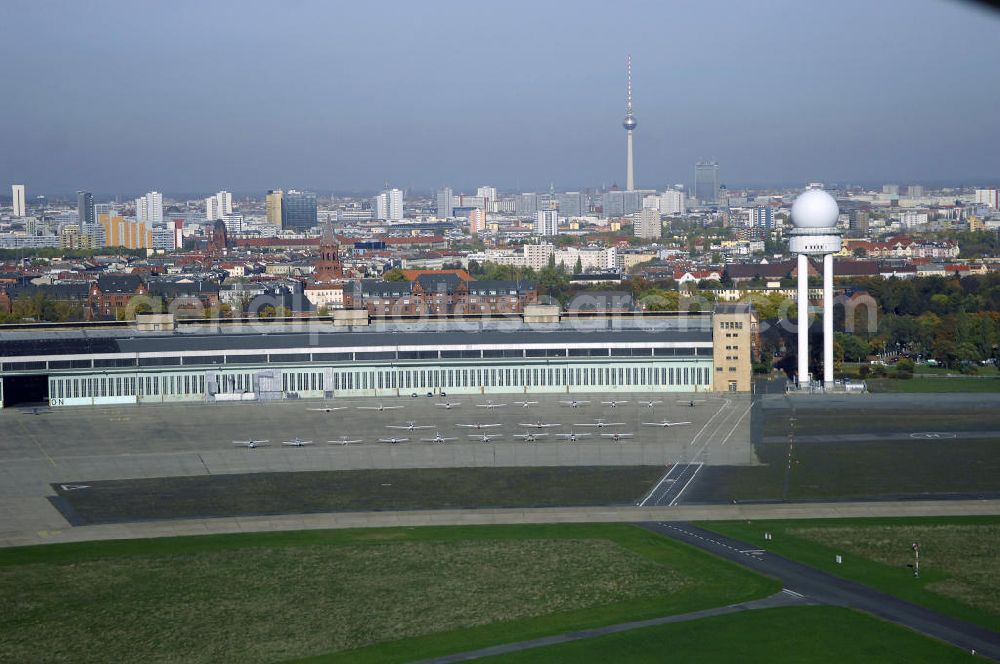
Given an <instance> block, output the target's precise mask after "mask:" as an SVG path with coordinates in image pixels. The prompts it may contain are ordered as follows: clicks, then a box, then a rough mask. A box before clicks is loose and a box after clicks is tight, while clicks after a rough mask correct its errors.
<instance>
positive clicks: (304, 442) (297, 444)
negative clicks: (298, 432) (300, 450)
mask: <svg viewBox="0 0 1000 664" xmlns="http://www.w3.org/2000/svg"><path fill="white" fill-rule="evenodd" d="M281 444H282V445H290V446H292V447H305V446H306V445H312V444H313V442H312V441H311V440H302V439H301V438H299V437H298V436H296V437H295V438H292V439H291V440H283V441H281Z"/></svg>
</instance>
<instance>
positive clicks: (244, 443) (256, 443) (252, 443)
mask: <svg viewBox="0 0 1000 664" xmlns="http://www.w3.org/2000/svg"><path fill="white" fill-rule="evenodd" d="M269 442H271V441H269V440H257V439H255V438H251V439H250V440H234V441H233V445H239V446H240V447H247V448H249V449H251V450H252V449H253V448H255V447H267V444H268V443H269Z"/></svg>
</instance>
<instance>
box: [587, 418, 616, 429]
mask: <svg viewBox="0 0 1000 664" xmlns="http://www.w3.org/2000/svg"><path fill="white" fill-rule="evenodd" d="M576 426H578V427H597V428H598V429H603V428H605V427H623V426H625V423H624V422H605V421H604V420H594V421H593V422H589V423H585V424H577V425H576Z"/></svg>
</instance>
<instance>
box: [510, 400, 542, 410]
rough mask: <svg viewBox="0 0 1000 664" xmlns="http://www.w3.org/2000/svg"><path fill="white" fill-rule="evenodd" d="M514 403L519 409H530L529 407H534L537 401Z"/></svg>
mask: <svg viewBox="0 0 1000 664" xmlns="http://www.w3.org/2000/svg"><path fill="white" fill-rule="evenodd" d="M514 403H516V404H517V405H518V406H520V407H521V408H530V407H531V406H534V405H535V404H536V403H538V402H537V401H515V402H514Z"/></svg>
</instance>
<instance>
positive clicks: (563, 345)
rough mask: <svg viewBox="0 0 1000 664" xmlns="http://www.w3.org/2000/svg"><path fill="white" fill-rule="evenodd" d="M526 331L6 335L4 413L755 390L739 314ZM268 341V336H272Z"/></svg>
mask: <svg viewBox="0 0 1000 664" xmlns="http://www.w3.org/2000/svg"><path fill="white" fill-rule="evenodd" d="M556 319H557V320H554V321H553V320H546V321H544V322H536V321H530V320H529V319H528V317H527V316H521V317H517V318H510V317H508V318H505V319H499V320H498V319H481V320H469V319H464V320H458V319H444V320H433V321H418V322H392V323H388V322H383V321H379V322H378V324H377V325H375V324H373V325H367V322H368V321H367V319H366V320H364V321H361V320H354V321H352V322H353V323H354V324H352V325H347V326H345V327H343V328H336V327H334V326H333V325H330V324H329V323H327V324H325V325H323V326H320V325H318V324H317V323H315V322H313V323H311V324H310V325H309V326H308V328H307V329H306V327H305V326H304V325H301V324H300V325H298V326H292V325H285V326H281V327H275V328H268V329H267V330H266V333H262V331H261V330H260V329H259V328H248V327H245V326H243V327H241V326H236V327H233V328H232V329H228V328H227V329H223V330H221V331H219V330H214V329H213V330H205V329H198V328H196V327H193V326H188V327H186V328H185V329H182V330H179V331H177V330H175V331H172V332H168V333H163V332H141V331H138V330H134V329H111V330H86V329H85V328H84V329H79V328H78V329H73V330H59V331H55V332H53V331H45V330H42V331H34V332H27V331H18V332H9V331H4V332H0V355H2V363H0V393H2V397H3V404H4V406H8V407H9V406H14V405H22V404H33V405H38V404H44V403H46V402H47V403H48V404H49V405H51V406H53V407H65V406H93V405H107V404H144V403H165V402H213V401H234V400H250V401H253V400H258V401H273V400H288V399H336V398H339V397H371V398H390V397H398V396H411V395H417V396H424V395H426V394H432V395H442V394H448V395H452V394H454V395H463V394H466V395H469V394H475V395H490V394H495V395H524V394H532V393H567V394H572V393H584V392H591V393H594V392H597V393H609V394H614V393H627V392H648V393H656V392H681V393H690V392H712V391H715V392H727V391H731V392H748V391H750V383H751V354H752V346H753V343H754V336H755V332H756V324H755V319H754V316H753V312H752V310H751V309H749V307H747V306H745V305H720V306H719V307H716V310H715V311H714V312H707V313H692V314H673V315H656V314H642V315H637V316H593V317H580V318H574V319H566V318H565V317H564V318H563V319H562V320H558V316H557V317H556ZM272 330H273V331H272Z"/></svg>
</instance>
